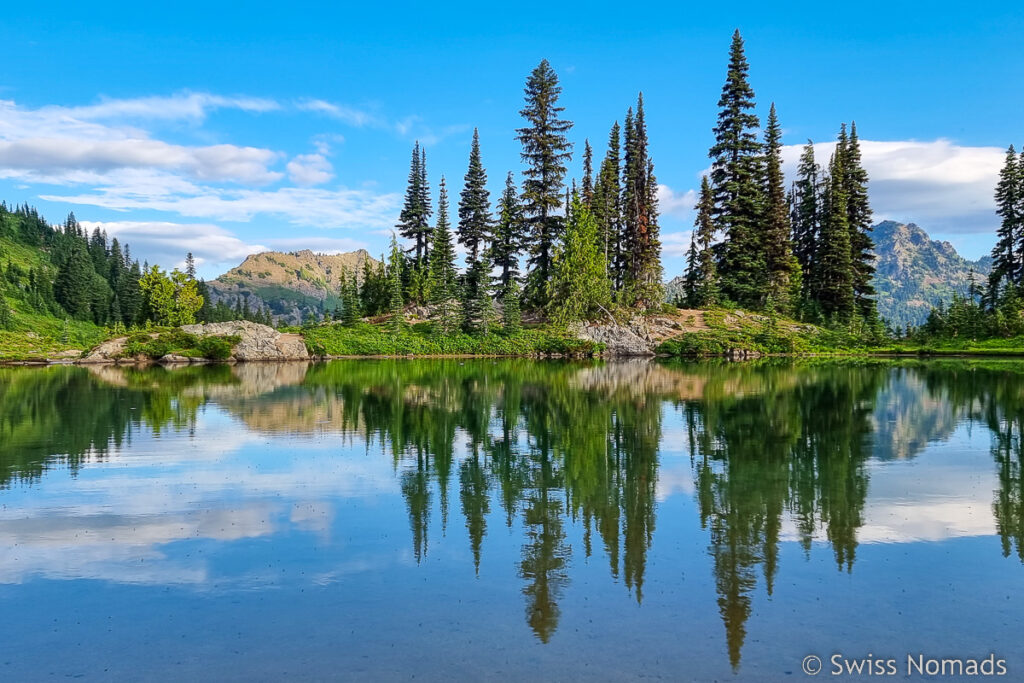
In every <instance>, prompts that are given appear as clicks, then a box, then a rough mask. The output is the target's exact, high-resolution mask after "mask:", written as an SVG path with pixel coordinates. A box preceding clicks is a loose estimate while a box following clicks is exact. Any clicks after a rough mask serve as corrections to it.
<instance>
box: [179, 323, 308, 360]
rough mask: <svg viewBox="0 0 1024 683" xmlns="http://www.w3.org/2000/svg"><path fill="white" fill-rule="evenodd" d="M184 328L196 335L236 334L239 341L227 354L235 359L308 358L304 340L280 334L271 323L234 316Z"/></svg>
mask: <svg viewBox="0 0 1024 683" xmlns="http://www.w3.org/2000/svg"><path fill="white" fill-rule="evenodd" d="M181 329H182V330H183V331H184V332H188V333H189V334H194V335H197V336H200V337H205V336H208V335H216V336H218V337H226V336H235V335H237V336H239V337H241V341H239V342H238V344H236V345H235V349H234V351H233V352H232V354H231V356H232V358H234V359H235V360H239V361H257V360H308V359H309V352H308V351H307V350H306V343H305V342H304V341H303V340H302V336H301V335H298V334H282V333H280V332H278V331H277V330H275V329H274V328H273V327H268V326H266V325H260V324H258V323H253V322H249V321H248V320H234V321H232V322H227V323H208V324H205V325H183V326H182V328H181Z"/></svg>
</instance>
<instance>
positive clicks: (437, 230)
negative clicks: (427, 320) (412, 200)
mask: <svg viewBox="0 0 1024 683" xmlns="http://www.w3.org/2000/svg"><path fill="white" fill-rule="evenodd" d="M457 276H458V275H457V273H456V271H455V247H454V246H453V245H452V234H451V228H450V226H449V225H448V188H447V187H446V186H445V182H444V176H442V177H441V191H440V197H439V199H438V203H437V225H435V226H434V234H433V237H432V239H431V243H430V279H429V280H428V285H427V290H428V291H429V292H430V303H431V304H432V305H433V307H434V310H433V318H434V329H435V331H437V332H439V333H442V334H451V333H452V332H454V331H455V330H457V329H458V328H459V323H460V321H459V308H458V285H457Z"/></svg>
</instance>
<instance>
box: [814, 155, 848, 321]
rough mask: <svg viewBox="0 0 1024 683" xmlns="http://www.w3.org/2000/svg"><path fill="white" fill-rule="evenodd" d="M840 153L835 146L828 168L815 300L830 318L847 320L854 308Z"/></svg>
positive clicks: (841, 156) (816, 258)
mask: <svg viewBox="0 0 1024 683" xmlns="http://www.w3.org/2000/svg"><path fill="white" fill-rule="evenodd" d="M843 157H844V155H843V153H842V149H841V148H837V149H836V152H835V154H833V155H832V163H831V165H830V168H829V184H828V190H827V192H826V196H825V214H824V217H823V220H822V226H821V237H820V239H819V241H818V252H817V255H816V256H815V260H816V261H817V277H818V282H817V290H818V291H817V302H818V304H819V305H820V306H821V311H822V313H824V314H825V315H826V316H828V317H829V318H830V319H832V320H838V321H848V320H849V319H850V316H851V314H852V313H853V310H854V298H853V267H852V265H851V263H850V225H849V214H848V213H847V208H846V188H845V186H844V183H843V172H844V171H843Z"/></svg>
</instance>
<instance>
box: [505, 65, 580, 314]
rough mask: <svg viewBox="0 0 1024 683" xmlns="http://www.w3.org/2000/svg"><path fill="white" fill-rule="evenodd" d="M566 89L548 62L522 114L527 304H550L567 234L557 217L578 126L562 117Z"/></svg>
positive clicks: (530, 87) (531, 82)
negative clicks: (555, 262) (558, 252)
mask: <svg viewBox="0 0 1024 683" xmlns="http://www.w3.org/2000/svg"><path fill="white" fill-rule="evenodd" d="M561 92H562V88H561V86H560V85H559V84H558V76H557V75H556V74H555V72H554V70H553V69H552V68H551V65H550V64H548V60H546V59H544V60H542V61H541V62H540V64H539V65H537V67H536V68H535V69H534V70H533V72H532V73H531V74H530V77H529V79H527V81H526V88H525V100H526V106H525V107H524V108H523V109H522V110H521V111H520V112H519V113H520V114H521V115H522V116H523V118H525V119H526V122H527V124H528V125H527V126H525V127H523V128H519V129H518V130H517V133H518V138H519V142H520V143H521V144H522V148H523V151H522V154H521V156H522V159H523V161H524V162H525V163H526V169H525V170H524V171H523V176H524V180H523V193H522V203H523V212H524V214H525V216H526V223H527V225H528V226H529V228H530V266H531V271H530V277H529V280H528V282H527V293H526V294H527V299H528V300H529V301H530V302H531V303H533V304H535V305H544V304H545V303H546V294H547V289H546V287H547V283H548V280H549V279H550V278H551V257H552V250H553V248H554V245H555V244H556V242H557V240H558V238H559V237H560V236H561V233H562V229H563V220H562V217H561V216H559V215H557V212H558V209H559V206H560V204H561V202H562V186H563V181H564V178H565V170H566V163H567V162H568V160H569V159H571V158H572V152H571V149H572V146H571V144H570V143H569V141H568V139H567V137H566V136H567V134H568V132H569V130H570V129H571V128H572V122H571V121H567V120H564V119H562V118H560V116H561V114H562V111H563V110H564V107H560V106H558V96H559V95H560V94H561Z"/></svg>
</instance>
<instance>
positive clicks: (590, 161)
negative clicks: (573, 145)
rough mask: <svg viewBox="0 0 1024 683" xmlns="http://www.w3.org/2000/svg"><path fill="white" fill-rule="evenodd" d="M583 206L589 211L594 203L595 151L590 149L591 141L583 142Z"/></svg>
mask: <svg viewBox="0 0 1024 683" xmlns="http://www.w3.org/2000/svg"><path fill="white" fill-rule="evenodd" d="M582 192H583V205H584V206H586V207H587V208H588V209H589V208H591V205H592V204H593V201H594V150H593V149H591V148H590V140H589V139H585V140H584V141H583V188H582Z"/></svg>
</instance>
